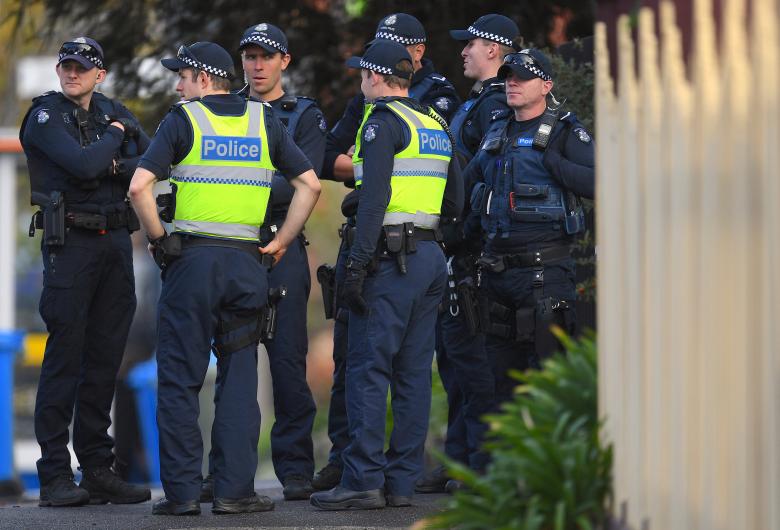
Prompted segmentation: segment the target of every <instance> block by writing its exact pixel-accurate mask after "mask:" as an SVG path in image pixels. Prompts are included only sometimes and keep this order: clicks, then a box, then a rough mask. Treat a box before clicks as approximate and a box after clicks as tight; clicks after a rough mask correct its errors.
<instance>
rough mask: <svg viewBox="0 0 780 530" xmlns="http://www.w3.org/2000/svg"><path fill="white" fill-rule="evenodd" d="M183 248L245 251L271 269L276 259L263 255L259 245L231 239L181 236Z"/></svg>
mask: <svg viewBox="0 0 780 530" xmlns="http://www.w3.org/2000/svg"><path fill="white" fill-rule="evenodd" d="M180 237H181V248H182V250H183V249H185V248H191V247H223V248H235V249H238V250H243V251H244V252H247V253H249V254H250V255H251V256H252V257H253V258H256V259H257V260H259V261H260V264H261V265H264V266H266V267H271V266H272V265H273V263H274V258H273V257H272V256H270V255H269V254H261V253H260V251H259V250H258V243H255V242H253V241H237V240H231V239H215V238H210V237H198V236H183V235H182V236H180Z"/></svg>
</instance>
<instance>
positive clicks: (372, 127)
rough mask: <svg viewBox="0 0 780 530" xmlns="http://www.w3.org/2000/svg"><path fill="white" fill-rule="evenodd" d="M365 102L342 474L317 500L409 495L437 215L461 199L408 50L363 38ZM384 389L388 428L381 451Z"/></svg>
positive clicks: (350, 270) (431, 310)
mask: <svg viewBox="0 0 780 530" xmlns="http://www.w3.org/2000/svg"><path fill="white" fill-rule="evenodd" d="M347 65H348V66H350V67H353V68H361V79H362V83H361V90H362V92H363V94H364V95H365V97H366V101H368V102H369V103H370V107H369V108H368V110H367V112H366V118H365V119H364V121H363V125H362V126H361V129H360V133H359V134H358V136H357V145H356V150H355V154H354V157H353V161H354V164H355V177H356V186H357V187H358V188H360V190H361V194H362V197H361V200H360V204H359V206H358V211H357V226H356V228H357V232H356V235H355V242H354V245H353V246H352V247H351V249H350V254H349V258H348V260H347V264H346V265H347V274H346V278H345V280H344V282H343V285H342V286H341V291H342V293H341V295H342V297H343V299H344V301H345V303H346V304H347V306H348V307H349V310H350V322H349V340H348V343H349V354H348V358H349V362H348V364H347V374H346V386H347V390H346V401H347V416H348V421H349V436H350V443H349V445H348V446H347V448H346V449H344V451H343V452H342V455H341V458H342V462H343V464H344V472H343V475H342V478H341V484H340V485H339V486H336V487H335V488H333V489H331V490H328V491H323V492H317V493H314V494H312V496H311V503H312V504H313V505H314V506H317V507H319V508H322V509H326V510H341V509H348V508H357V509H370V508H382V507H384V506H385V504H387V505H389V506H409V505H410V504H411V496H412V494H413V492H414V481H415V480H416V479H417V477H418V475H419V473H420V471H421V470H422V457H423V445H424V443H425V434H426V432H427V426H428V414H429V409H430V399H431V388H430V377H431V361H432V357H433V348H434V340H435V337H434V331H433V325H434V323H435V320H436V310H437V307H438V304H439V301H440V300H441V296H442V292H443V289H444V282H445V276H446V274H445V262H444V255H443V253H442V251H441V248H440V246H439V244H438V243H437V241H436V239H438V238H437V234H438V230H437V229H438V223H439V218H440V215H456V214H457V213H458V209H459V206H460V203H461V201H462V182H461V180H460V173H459V171H458V170H457V165H450V160H451V157H452V143H451V140H450V138H449V137H448V132H447V129H446V124H444V120H443V118H441V117H440V116H439V115H438V114H436V113H435V112H434V111H433V110H431V109H430V108H428V107H423V106H421V105H420V104H419V103H417V102H416V101H415V100H413V99H410V98H408V88H409V85H410V80H411V77H412V60H411V57H410V56H409V53H408V52H407V50H406V49H405V48H404V47H403V46H401V45H400V44H397V43H394V42H388V41H384V40H382V41H377V42H374V43H373V44H372V45H371V46H370V47H369V48H368V49H367V50H366V52H365V54H364V56H363V57H353V58H351V59H350V60H349V61H347ZM388 388H390V389H392V411H393V422H394V423H393V432H392V434H391V436H390V447H389V449H388V451H387V452H386V453H383V447H384V438H385V412H386V399H387V391H388Z"/></svg>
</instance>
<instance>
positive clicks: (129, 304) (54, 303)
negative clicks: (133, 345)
mask: <svg viewBox="0 0 780 530" xmlns="http://www.w3.org/2000/svg"><path fill="white" fill-rule="evenodd" d="M41 251H42V254H43V267H44V272H43V292H42V294H41V300H40V307H39V309H40V313H41V317H42V318H43V321H44V322H45V323H46V330H47V331H48V332H49V338H48V339H47V341H46V350H45V353H44V355H43V364H42V366H41V376H40V380H39V383H38V394H37V397H36V400H35V436H36V438H37V439H38V443H39V444H40V446H41V458H40V459H39V460H38V477H39V479H40V481H41V484H46V483H47V482H49V481H50V480H51V479H52V478H54V477H55V476H57V475H60V474H63V473H70V472H71V464H70V453H69V452H68V449H67V444H68V427H69V426H70V422H71V419H73V449H74V451H75V453H76V457H77V458H78V460H79V464H80V465H81V467H83V468H90V467H98V466H110V465H111V464H113V462H114V456H113V453H112V448H113V446H114V441H113V440H112V439H111V437H110V436H109V435H108V432H107V431H108V427H109V426H110V425H111V418H110V415H109V414H110V412H111V402H112V401H113V399H114V388H115V386H116V374H117V371H118V370H119V365H120V363H121V361H122V355H123V353H124V348H125V343H126V342H127V333H128V331H129V329H130V322H131V321H132V319H133V313H134V312H135V284H134V277H133V251H132V246H131V244H130V236H129V234H128V232H127V229H126V228H121V229H117V230H110V231H109V232H108V233H106V234H105V235H100V234H98V233H97V232H94V231H86V230H81V229H76V228H74V229H71V230H69V231H68V235H67V237H66V241H65V245H64V246H62V247H53V248H52V247H46V246H44V247H42V250H41ZM74 416H75V417H74Z"/></svg>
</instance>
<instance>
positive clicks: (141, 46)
mask: <svg viewBox="0 0 780 530" xmlns="http://www.w3.org/2000/svg"><path fill="white" fill-rule="evenodd" d="M595 9H596V8H595V1H586V0H551V1H543V0H538V1H533V2H513V3H511V4H510V3H504V2H495V1H480V2H467V1H463V0H447V1H443V0H429V1H427V2H394V1H372V0H304V1H299V2H291V1H280V0H268V1H264V2H246V1H243V0H242V1H239V0H209V1H205V0H190V1H188V2H184V1H181V0H137V1H116V0H109V1H105V0H78V1H76V0H42V1H28V0H0V44H2V49H4V50H6V53H4V54H0V209H2V210H3V212H5V217H2V218H1V219H2V220H0V240H3V241H5V242H6V244H5V245H3V246H0V255H4V256H5V259H0V266H2V269H1V270H0V278H7V279H8V281H5V282H4V281H2V280H0V300H6V301H9V300H11V301H12V302H13V303H11V304H10V305H11V307H10V309H7V310H6V312H5V315H6V316H5V319H6V321H4V322H0V328H3V327H10V328H11V329H15V330H20V331H22V332H24V333H25V336H24V341H23V344H22V347H21V351H20V352H19V355H14V357H13V359H12V361H11V364H10V370H11V373H12V374H13V387H12V388H13V391H12V395H10V397H9V399H10V400H11V402H10V403H4V402H2V400H0V409H2V408H9V407H10V411H11V416H12V420H13V421H12V423H11V424H8V425H9V427H8V429H5V430H6V431H8V432H3V430H4V429H3V427H2V425H4V423H3V422H2V421H0V438H2V440H0V452H2V447H3V446H4V445H3V444H4V443H5V442H4V440H6V439H10V440H13V444H12V447H13V461H12V465H13V470H14V473H13V477H10V478H12V479H14V480H11V481H10V482H12V483H13V482H17V483H18V481H16V480H15V479H16V478H19V479H21V482H22V483H23V484H24V486H25V487H27V488H36V487H37V478H36V477H35V460H36V459H37V458H38V457H39V455H40V450H39V448H38V445H37V443H36V442H35V436H34V433H33V423H32V416H33V408H34V403H35V392H36V384H37V379H38V371H39V366H40V362H41V358H42V355H43V348H44V345H45V341H46V335H45V328H44V325H43V322H42V321H41V319H40V317H39V315H38V299H39V296H40V291H41V278H42V276H41V274H42V265H41V262H40V240H39V237H40V236H38V237H35V238H30V237H28V234H27V231H28V226H29V222H30V216H31V215H32V213H33V208H32V207H31V206H30V204H29V198H30V191H29V181H28V178H27V173H26V165H25V160H24V156H23V155H22V154H21V153H20V151H19V147H18V142H17V141H16V140H15V139H16V138H17V136H18V127H19V125H20V123H21V119H22V117H23V115H24V113H25V111H26V110H27V109H28V108H29V105H30V100H31V98H33V97H35V96H37V95H39V94H41V93H43V92H45V91H47V90H58V89H59V86H58V83H57V77H56V75H55V71H54V66H55V64H56V53H57V50H58V49H59V46H60V44H61V43H62V42H63V41H65V40H67V39H71V38H74V37H76V36H81V35H88V36H90V37H93V38H95V39H97V40H98V41H99V42H100V43H101V45H102V46H103V49H104V50H105V55H106V60H107V69H108V72H109V74H108V79H107V82H106V83H104V84H103V85H102V89H101V90H102V91H103V92H105V93H106V94H107V95H109V96H111V97H117V98H120V99H121V100H122V101H123V102H124V103H125V104H126V105H127V106H128V107H129V108H130V109H131V110H132V111H133V113H135V114H136V116H138V117H139V119H140V120H141V122H142V124H143V125H144V127H145V129H146V131H147V133H149V134H151V133H153V132H154V130H155V129H156V127H157V124H158V123H159V121H160V120H161V119H162V117H163V116H164V114H165V112H166V111H167V108H168V107H169V106H170V104H172V103H173V102H174V101H175V100H176V99H177V97H176V94H175V92H174V84H175V77H174V76H173V75H172V74H170V72H167V71H166V70H164V69H162V67H160V66H159V59H160V58H161V57H163V56H167V55H172V54H174V53H175V51H176V49H177V48H178V46H179V45H180V44H189V43H192V42H195V41H201V40H209V41H214V42H217V43H219V44H221V45H222V46H223V47H225V48H226V49H227V50H229V51H231V52H235V51H236V49H237V47H238V41H239V38H240V36H241V34H242V32H243V30H244V29H245V28H246V27H248V26H250V25H253V24H257V23H260V22H270V23H273V24H276V25H278V26H279V27H281V28H282V29H283V30H284V31H285V32H286V33H287V37H288V39H289V42H290V53H291V55H292V57H293V59H292V63H291V65H290V67H289V68H288V70H287V72H286V74H285V79H284V82H285V90H286V92H288V93H293V94H297V95H306V96H311V97H315V98H316V99H317V100H318V101H319V104H320V107H321V108H322V110H323V111H324V113H325V115H326V118H327V120H328V124H329V126H332V125H333V124H335V122H336V121H337V120H338V118H339V116H340V115H341V113H342V111H343V109H344V107H345V105H346V103H347V101H348V100H349V98H350V97H352V96H353V95H354V94H355V93H356V91H357V90H359V76H358V75H357V72H356V71H354V70H352V71H350V70H347V69H346V68H345V67H344V60H345V59H346V58H348V57H349V56H351V55H355V54H360V52H361V51H362V49H363V45H364V44H365V43H366V42H367V41H368V40H370V39H372V38H373V35H374V31H375V28H376V25H377V22H378V21H379V20H381V19H382V18H383V17H384V16H386V15H388V14H390V13H394V12H406V13H409V14H412V15H414V16H416V17H417V18H419V19H420V21H421V22H422V23H423V25H424V26H425V28H426V31H427V34H428V42H427V44H426V47H427V51H426V57H427V58H430V59H432V60H433V62H434V64H435V65H436V69H437V71H438V72H440V73H442V74H444V75H445V76H447V77H448V78H449V79H450V80H451V81H452V82H453V84H454V85H455V86H456V88H457V89H458V91H459V94H460V96H461V98H465V97H466V95H467V94H468V91H469V89H470V88H471V82H470V81H468V80H466V79H465V78H464V77H463V75H462V60H461V58H460V51H461V49H462V46H461V45H460V43H458V42H456V41H453V40H452V39H451V38H450V36H449V34H448V30H450V29H456V28H466V27H468V25H469V24H470V23H471V22H473V21H474V20H475V19H476V18H478V17H479V16H481V15H483V14H487V13H491V12H495V13H502V14H504V15H507V16H509V17H511V18H513V19H514V20H515V21H516V22H517V23H518V25H519V27H520V30H521V33H522V35H523V37H524V41H525V42H524V44H525V45H527V46H530V45H534V46H537V47H542V48H549V49H552V50H555V49H558V50H559V51H560V52H561V56H562V58H559V59H557V60H556V61H557V63H556V68H557V69H558V70H559V79H557V80H556V95H558V96H559V97H565V98H567V99H568V100H569V102H570V103H571V104H572V108H574V109H577V113H578V115H580V117H581V118H582V119H583V121H584V122H585V123H586V124H587V125H588V126H589V128H590V129H591V130H592V113H593V100H592V91H593V86H592V70H588V68H589V65H587V64H586V65H585V66H581V65H583V63H590V62H591V54H592V45H591V44H590V38H589V36H590V35H591V34H592V28H593V21H594V13H595ZM572 41H574V44H572ZM235 60H236V68H237V71H239V72H240V71H241V68H240V66H241V65H240V60H239V56H238V54H237V53H236V54H235ZM564 61H570V62H569V63H567V64H569V65H571V66H570V67H568V66H566V64H565V63H564ZM582 68H585V69H586V70H587V71H586V73H585V74H583V73H582V70H581V69H582ZM236 88H239V85H237V86H236ZM344 193H345V188H344V187H343V186H342V185H341V184H338V183H335V182H328V183H325V184H324V186H323V193H322V196H321V198H320V200H319V203H318V204H317V207H316V209H315V211H314V213H313V215H312V217H311V219H310V220H309V222H308V223H307V226H306V232H305V233H306V236H307V238H308V240H309V241H310V242H311V244H310V246H309V247H308V252H309V263H310V265H311V272H312V286H313V287H312V294H311V298H310V301H309V320H308V329H309V356H308V380H309V384H310V386H311V389H312V392H313V394H314V397H315V400H316V402H317V406H318V416H317V421H316V423H315V432H314V443H315V452H316V458H317V465H316V467H317V468H319V467H321V465H323V464H324V463H325V461H326V459H327V451H328V449H329V448H330V442H329V440H328V438H327V432H326V420H327V406H328V400H329V392H330V386H331V373H332V366H333V365H332V322H330V321H326V320H325V319H324V316H323V307H322V299H321V292H320V289H319V286H318V284H317V283H316V278H315V275H314V271H315V270H316V268H317V267H318V266H319V265H320V264H322V263H330V264H334V263H335V259H336V254H337V250H338V241H339V240H338V236H337V233H336V229H337V227H338V226H340V223H341V214H340V210H339V204H340V201H341V197H342V196H343V195H344ZM9 212H13V213H12V214H11V215H10V219H9ZM2 215H3V214H2V213H0V216H2ZM591 226H592V225H591ZM135 236H136V237H135V242H136V250H135V255H134V258H135V267H136V289H137V296H138V309H137V312H136V315H135V321H134V324H133V328H132V330H131V336H130V339H129V341H128V345H127V351H126V355H125V360H124V363H123V366H122V368H121V370H120V383H119V385H118V390H117V399H116V401H115V407H114V426H113V429H114V435H115V436H116V438H117V451H118V452H121V454H120V460H121V461H122V464H123V466H125V468H124V472H125V473H126V474H127V476H129V477H130V478H131V479H133V480H137V481H148V480H150V479H153V475H154V474H153V472H151V473H150V468H151V467H153V457H150V455H149V454H148V450H147V449H148V447H149V443H148V441H147V443H145V442H144V425H145V423H144V422H147V423H148V422H149V421H153V413H152V415H151V416H149V414H150V411H149V410H148V409H145V408H144V404H143V392H144V391H148V390H149V387H148V386H147V387H145V386H144V385H146V384H147V383H148V382H149V378H148V377H147V376H148V375H149V374H147V373H144V371H143V369H142V368H143V366H145V365H144V364H143V362H144V361H146V360H148V359H151V358H152V357H153V354H154V336H155V323H154V321H155V304H156V300H157V295H158V292H159V274H158V270H157V268H156V266H155V265H154V263H153V261H152V259H151V257H149V256H148V253H147V252H146V250H145V238H144V236H143V234H140V233H136V234H135ZM9 241H10V242H11V243H10V244H8V242H9ZM588 246H592V242H591V238H590V236H589V235H588V236H586V238H585V239H584V243H583V247H584V248H585V247H588ZM585 253H586V254H587V252H585ZM9 256H13V258H12V260H9V259H8V257H9ZM0 257H2V256H0ZM588 263H590V261H589V258H587V257H585V258H583V264H585V265H587V264H588ZM584 270H585V273H584V276H583V281H582V283H581V290H580V294H581V295H582V297H583V300H585V301H586V302H587V301H590V302H592V298H593V296H592V292H593V289H594V285H593V284H592V280H590V278H591V277H592V269H589V268H588V267H587V266H586V267H584ZM585 311H586V312H587V311H590V314H592V310H588V309H587V308H586V309H585ZM0 313H1V312H0ZM585 321H586V325H587V323H588V322H591V324H590V325H591V326H592V318H591V319H590V320H588V317H587V316H585ZM0 331H10V329H9V330H3V329H0ZM0 342H1V341H0ZM260 357H261V367H260V370H261V375H262V379H261V384H260V388H259V389H258V397H259V400H260V402H261V406H262V410H263V434H262V436H261V443H260V450H261V455H260V461H261V467H260V469H259V471H258V473H259V476H260V477H261V478H268V477H272V476H273V471H272V468H271V465H270V450H269V439H268V433H269V431H270V427H271V425H272V423H273V407H272V401H271V397H270V382H269V377H270V376H269V375H268V369H267V360H266V359H264V358H263V355H261V356H260ZM139 366H140V367H142V368H138V367H139ZM212 377H213V376H212ZM151 391H152V392H153V387H152V388H151ZM210 392H211V391H210V389H209V388H208V384H207V385H206V387H204V392H203V396H202V400H201V403H202V411H203V414H202V416H203V419H204V425H203V428H204V430H207V429H208V422H209V420H210V412H211V411H210V409H209V407H208V404H209V401H210V397H211V394H210ZM2 414H3V413H2V412H1V411H0V416H2ZM445 426H446V402H445V400H444V396H443V393H442V391H441V385H440V383H439V380H438V377H436V376H434V404H433V411H432V415H431V431H430V434H429V440H428V443H429V445H431V446H440V445H441V440H442V437H443V434H444V427H445ZM9 429H10V430H9ZM204 441H206V442H207V438H206V439H204ZM0 458H2V455H0ZM74 464H75V459H74ZM8 478H9V477H5V476H2V466H0V481H4V480H5V479H8Z"/></svg>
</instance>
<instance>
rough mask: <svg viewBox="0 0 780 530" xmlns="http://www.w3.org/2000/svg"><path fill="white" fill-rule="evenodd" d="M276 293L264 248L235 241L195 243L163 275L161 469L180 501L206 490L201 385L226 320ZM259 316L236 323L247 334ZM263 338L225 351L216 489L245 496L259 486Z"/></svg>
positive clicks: (216, 430) (218, 398)
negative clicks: (257, 252)
mask: <svg viewBox="0 0 780 530" xmlns="http://www.w3.org/2000/svg"><path fill="white" fill-rule="evenodd" d="M267 298H268V269H267V268H266V267H264V266H262V265H261V264H260V260H259V256H254V255H253V254H251V253H250V252H247V251H244V250H241V249H236V248H227V247H202V246H199V247H191V248H186V249H184V251H183V252H182V256H181V257H180V258H178V259H177V260H176V261H175V262H173V263H172V264H171V265H170V266H169V267H168V269H167V270H166V271H165V273H164V275H163V284H162V292H161V294H160V304H159V307H158V311H159V315H158V322H159V324H158V331H157V332H158V347H157V378H158V388H157V426H158V429H159V432H160V477H161V480H162V485H163V489H164V490H165V496H166V497H167V498H168V499H170V500H172V501H175V502H184V501H191V500H195V499H197V498H198V497H199V496H200V488H201V481H202V476H201V465H202V462H203V441H202V439H201V434H200V428H199V427H198V414H199V408H198V393H199V392H200V389H201V386H202V385H203V380H204V378H205V376H206V370H207V369H208V365H209V358H210V350H211V344H212V340H213V338H214V335H215V333H216V330H217V325H218V323H219V322H226V323H229V322H231V321H234V320H236V319H243V318H246V317H247V316H249V315H251V314H258V313H259V312H260V310H261V309H262V308H263V306H264V305H265V304H266V302H267ZM254 327H255V325H254V324H248V325H246V326H244V327H241V328H238V329H236V330H233V331H231V332H230V333H229V334H228V335H227V336H226V337H224V339H225V342H232V341H234V340H236V339H238V338H239V337H241V336H245V335H247V334H248V333H250V331H251V330H252V329H254ZM257 346H258V341H254V342H253V343H251V344H249V345H247V346H245V347H244V348H242V349H240V350H238V351H236V352H234V353H230V354H227V355H222V356H219V357H218V359H217V371H218V374H219V379H220V384H218V385H217V387H216V389H215V399H214V402H215V412H214V424H213V427H212V443H213V447H212V463H211V465H212V468H213V472H214V495H215V496H216V497H223V498H232V499H235V498H242V497H247V496H249V495H252V494H253V492H254V477H255V471H256V469H257V443H258V439H259V437H260V408H259V406H258V404H257Z"/></svg>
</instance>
